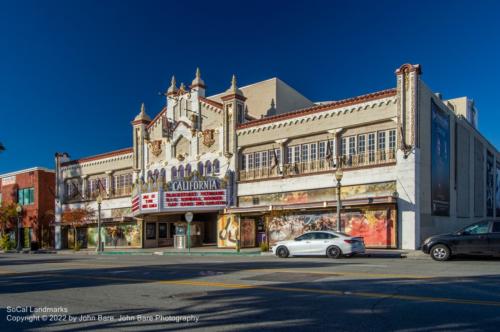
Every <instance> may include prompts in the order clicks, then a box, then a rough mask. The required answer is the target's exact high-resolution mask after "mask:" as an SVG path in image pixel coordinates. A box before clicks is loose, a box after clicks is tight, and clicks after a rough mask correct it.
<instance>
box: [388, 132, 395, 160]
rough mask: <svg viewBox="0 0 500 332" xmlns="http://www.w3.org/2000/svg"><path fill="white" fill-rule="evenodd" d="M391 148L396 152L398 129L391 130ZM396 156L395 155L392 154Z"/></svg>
mask: <svg viewBox="0 0 500 332" xmlns="http://www.w3.org/2000/svg"><path fill="white" fill-rule="evenodd" d="M389 150H390V151H391V152H392V153H393V154H394V153H395V152H396V130H395V129H392V130H389ZM392 157H393V158H394V156H392Z"/></svg>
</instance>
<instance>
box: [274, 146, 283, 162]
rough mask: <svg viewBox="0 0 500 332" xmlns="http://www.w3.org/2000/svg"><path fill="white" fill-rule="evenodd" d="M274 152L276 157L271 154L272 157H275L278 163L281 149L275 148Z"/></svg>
mask: <svg viewBox="0 0 500 332" xmlns="http://www.w3.org/2000/svg"><path fill="white" fill-rule="evenodd" d="M274 153H275V155H276V157H274V156H273V158H276V159H277V161H278V164H280V163H281V149H275V150H274Z"/></svg>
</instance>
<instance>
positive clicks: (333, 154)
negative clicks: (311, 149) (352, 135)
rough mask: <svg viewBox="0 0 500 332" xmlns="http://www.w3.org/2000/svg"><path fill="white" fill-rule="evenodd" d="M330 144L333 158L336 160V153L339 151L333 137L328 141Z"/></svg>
mask: <svg viewBox="0 0 500 332" xmlns="http://www.w3.org/2000/svg"><path fill="white" fill-rule="evenodd" d="M328 144H329V145H330V154H331V159H332V160H333V161H335V155H336V153H337V149H336V148H335V141H334V140H333V139H331V140H329V141H328Z"/></svg>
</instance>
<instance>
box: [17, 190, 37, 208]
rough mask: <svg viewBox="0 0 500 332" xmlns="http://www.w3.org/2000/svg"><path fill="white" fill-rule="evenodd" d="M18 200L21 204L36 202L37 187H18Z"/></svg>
mask: <svg viewBox="0 0 500 332" xmlns="http://www.w3.org/2000/svg"><path fill="white" fill-rule="evenodd" d="M17 202H18V203H19V204H21V205H31V204H33V203H35V189H34V188H23V189H18V191H17Z"/></svg>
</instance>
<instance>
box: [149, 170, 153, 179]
mask: <svg viewBox="0 0 500 332" xmlns="http://www.w3.org/2000/svg"><path fill="white" fill-rule="evenodd" d="M152 179H153V173H152V172H151V171H148V181H149V180H152Z"/></svg>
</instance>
